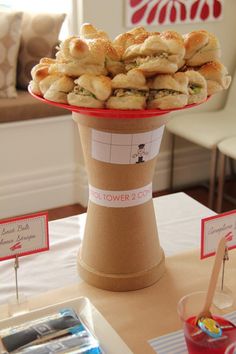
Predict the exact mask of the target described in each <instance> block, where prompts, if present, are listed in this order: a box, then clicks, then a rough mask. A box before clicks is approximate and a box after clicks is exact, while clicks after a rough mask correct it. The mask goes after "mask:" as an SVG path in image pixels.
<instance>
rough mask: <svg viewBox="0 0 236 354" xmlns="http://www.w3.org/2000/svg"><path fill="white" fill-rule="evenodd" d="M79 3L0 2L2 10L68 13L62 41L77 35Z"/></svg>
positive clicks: (74, 0) (46, 0)
mask: <svg viewBox="0 0 236 354" xmlns="http://www.w3.org/2000/svg"><path fill="white" fill-rule="evenodd" d="M77 1H79V0H60V1H55V0H37V1H36V0H34V1H32V0H0V10H1V9H9V10H11V9H12V10H22V11H28V12H53V13H66V14H67V17H66V20H65V22H64V24H63V26H62V29H61V33H60V39H64V38H66V37H68V36H69V35H72V34H76V33H77Z"/></svg>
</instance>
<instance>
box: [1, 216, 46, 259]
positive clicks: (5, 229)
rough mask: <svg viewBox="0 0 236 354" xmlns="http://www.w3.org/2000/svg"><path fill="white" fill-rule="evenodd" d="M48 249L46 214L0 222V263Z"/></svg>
mask: <svg viewBox="0 0 236 354" xmlns="http://www.w3.org/2000/svg"><path fill="white" fill-rule="evenodd" d="M48 249H49V237H48V214H47V213H46V212H43V213H36V214H31V215H27V216H21V217H16V218H10V219H5V220H2V221H0V261H3V260H6V259H10V258H15V257H20V256H26V255H29V254H33V253H38V252H43V251H47V250H48Z"/></svg>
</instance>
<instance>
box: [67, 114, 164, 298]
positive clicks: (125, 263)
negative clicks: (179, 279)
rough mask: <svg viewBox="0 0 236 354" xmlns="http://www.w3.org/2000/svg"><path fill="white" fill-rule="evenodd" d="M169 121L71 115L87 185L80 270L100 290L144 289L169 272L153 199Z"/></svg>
mask: <svg viewBox="0 0 236 354" xmlns="http://www.w3.org/2000/svg"><path fill="white" fill-rule="evenodd" d="M165 117H166V116H164V115H162V116H157V117H149V118H102V117H93V116H88V115H84V114H80V113H73V119H74V120H75V121H76V122H77V124H78V128H79V133H80V138H81V142H82V148H83V152H84V159H85V165H86V169H87V173H88V182H89V203H88V211H87V220H86V227H85V233H84V237H83V241H82V244H81V247H80V250H79V254H78V270H79V274H80V276H81V277H82V278H83V279H84V280H85V281H86V282H87V283H89V284H91V285H94V286H96V287H98V288H102V289H108V290H112V291H127V290H135V289H140V288H144V287H147V286H149V285H151V284H153V283H155V282H156V281H158V279H159V278H160V277H161V276H162V275H163V272H164V270H165V260H164V259H165V257H164V252H163V250H162V248H161V247H160V243H159V238H158V231H157V225H156V218H155V214H154V207H153V201H152V179H153V174H154V169H155V165H156V157H157V154H158V152H159V147H160V142H161V138H162V133H163V130H164V124H165V121H166V118H165Z"/></svg>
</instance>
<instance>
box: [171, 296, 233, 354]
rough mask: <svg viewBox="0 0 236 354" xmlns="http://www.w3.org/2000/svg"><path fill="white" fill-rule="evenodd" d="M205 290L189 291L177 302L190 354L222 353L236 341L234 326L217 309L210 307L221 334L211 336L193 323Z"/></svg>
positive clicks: (200, 308)
mask: <svg viewBox="0 0 236 354" xmlns="http://www.w3.org/2000/svg"><path fill="white" fill-rule="evenodd" d="M205 298H206V292H205V291H200V292H194V293H190V294H188V295H186V296H184V297H182V298H181V299H180V301H179V302H178V307H177V310H178V314H179V317H180V319H181V320H182V323H183V329H184V336H185V341H186V344H187V347H188V351H189V353H190V354H199V353H208V354H224V353H225V350H226V348H227V347H228V346H229V345H230V344H231V343H233V342H234V341H236V327H235V326H234V325H233V324H232V323H231V322H230V321H228V320H227V319H225V318H224V317H223V316H222V315H221V312H220V310H219V309H217V308H216V307H215V306H214V305H212V307H211V309H210V310H211V313H212V315H213V318H214V319H215V320H216V321H217V322H218V324H219V325H220V326H221V328H222V335H221V336H220V337H218V338H213V337H211V336H209V335H208V334H206V333H204V332H203V331H202V330H201V329H200V328H199V327H198V325H197V324H196V323H195V319H196V316H197V315H198V314H199V313H200V311H201V310H202V308H203V304H204V301H205Z"/></svg>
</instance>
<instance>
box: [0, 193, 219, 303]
mask: <svg viewBox="0 0 236 354" xmlns="http://www.w3.org/2000/svg"><path fill="white" fill-rule="evenodd" d="M154 207H155V214H156V217H157V226H158V233H159V239H160V244H161V246H162V247H163V249H164V252H165V255H166V257H168V256H171V255H174V254H178V253H180V252H184V251H187V250H191V249H194V248H197V247H199V242H200V219H201V218H203V217H208V216H211V215H214V214H215V213H214V212H213V211H212V210H210V209H208V208H206V207H205V206H203V205H202V204H200V203H198V202H197V201H195V200H194V199H192V198H191V197H189V196H188V195H186V194H185V193H174V194H171V195H167V196H162V197H159V198H154ZM85 221H86V214H81V215H76V216H72V217H68V218H64V219H59V220H56V221H51V222H49V239H50V250H49V251H47V252H44V253H39V254H35V255H31V256H27V257H21V258H20V259H19V264H20V268H19V270H18V279H19V290H20V291H21V292H23V293H24V294H25V295H26V296H27V297H32V296H36V295H38V294H40V293H44V292H46V291H49V290H54V289H57V288H60V287H62V286H67V285H71V284H74V283H77V282H80V281H81V279H80V278H79V277H78V273H77V263H76V261H77V260H76V257H77V252H78V248H79V245H80V242H81V240H82V237H83V231H84V227H85ZM13 265H14V260H9V261H4V262H0V304H3V303H5V302H6V301H7V299H8V297H9V296H12V295H14V293H15V278H14V268H13ZM59 275H60V276H59Z"/></svg>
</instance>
